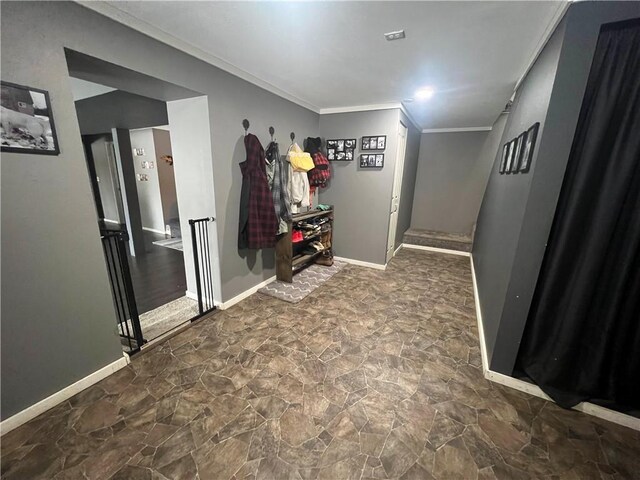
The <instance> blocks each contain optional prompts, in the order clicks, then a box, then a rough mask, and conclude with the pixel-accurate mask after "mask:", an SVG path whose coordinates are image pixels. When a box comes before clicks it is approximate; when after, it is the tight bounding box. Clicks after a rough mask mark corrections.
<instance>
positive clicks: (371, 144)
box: [362, 135, 387, 150]
mask: <svg viewBox="0 0 640 480" xmlns="http://www.w3.org/2000/svg"><path fill="white" fill-rule="evenodd" d="M385 148H387V136H386V135H376V136H375V137H362V150H384V149H385Z"/></svg>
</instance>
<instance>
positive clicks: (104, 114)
mask: <svg viewBox="0 0 640 480" xmlns="http://www.w3.org/2000/svg"><path fill="white" fill-rule="evenodd" d="M67 63H68V66H69V74H70V81H71V84H72V91H73V92H74V96H75V97H76V98H75V100H76V112H77V115H78V122H79V125H80V130H81V134H82V137H83V145H84V147H85V157H86V161H87V168H88V173H89V179H90V184H91V187H92V191H93V197H94V201H95V206H96V214H97V220H98V225H99V230H100V235H101V238H102V243H103V249H104V255H105V263H106V266H107V273H108V275H109V280H110V283H111V290H112V292H111V293H112V297H113V300H114V306H115V310H116V315H117V325H118V330H119V335H120V337H121V340H122V344H123V348H124V350H125V351H127V352H129V353H135V352H137V351H138V350H140V349H141V348H143V346H144V345H145V344H147V343H148V342H150V341H152V340H154V339H158V338H160V337H162V336H163V335H165V334H167V333H168V332H170V331H171V330H173V329H175V328H177V327H179V326H181V325H183V324H185V323H187V322H189V321H191V320H193V319H196V318H199V317H200V316H202V315H204V314H206V313H209V312H211V311H212V310H214V305H215V302H214V297H215V296H216V295H215V288H214V284H215V283H216V281H215V280H216V277H219V272H218V266H217V263H218V262H217V248H216V245H215V243H216V242H215V225H214V223H213V222H214V218H213V213H214V209H213V208H212V207H213V204H212V201H213V195H211V197H210V199H205V198H201V197H200V196H199V195H197V193H200V194H202V193H203V192H208V191H212V190H213V188H212V187H213V178H212V177H209V175H208V173H209V172H207V170H206V164H207V162H206V161H204V160H205V159H202V158H198V160H199V161H195V159H194V158H193V157H194V155H193V149H196V150H197V151H198V153H199V154H200V155H201V153H202V152H203V151H206V148H205V147H207V143H209V145H208V148H209V149H210V140H209V125H208V118H207V119H206V121H205V122H204V123H203V122H202V121H200V122H196V123H198V124H203V126H202V129H203V130H204V131H205V132H206V134H205V135H201V136H196V138H193V137H192V135H193V134H194V133H195V134H198V133H202V132H199V131H198V130H199V128H198V127H197V126H196V127H195V128H192V125H191V123H192V121H193V120H194V119H195V118H196V117H198V116H205V115H206V116H208V114H207V101H206V97H203V96H201V95H199V94H197V93H196V92H191V91H188V90H186V89H182V88H180V87H177V86H175V85H173V86H170V87H169V86H167V85H166V84H165V82H161V81H160V80H157V79H153V78H151V77H147V76H143V75H141V74H139V73H137V72H132V71H131V70H128V69H124V68H122V67H119V66H116V65H113V64H109V63H107V62H103V61H101V60H99V59H96V58H93V57H87V56H86V55H83V54H80V53H78V52H71V51H67ZM159 84H160V86H161V88H158V86H159ZM141 89H142V90H144V92H145V93H146V92H147V91H149V92H154V94H153V95H154V96H153V97H150V96H147V95H146V94H143V95H140V90H141ZM159 92H160V94H159ZM167 92H168V93H167ZM170 112H172V113H170ZM200 143H202V144H204V146H205V147H203V145H200ZM209 160H210V159H209ZM209 163H210V161H209ZM207 178H208V179H209V181H210V185H204V184H203V186H205V188H202V189H199V190H194V189H193V186H194V179H207ZM204 183H206V182H204ZM207 207H209V208H207ZM212 253H213V254H212Z"/></svg>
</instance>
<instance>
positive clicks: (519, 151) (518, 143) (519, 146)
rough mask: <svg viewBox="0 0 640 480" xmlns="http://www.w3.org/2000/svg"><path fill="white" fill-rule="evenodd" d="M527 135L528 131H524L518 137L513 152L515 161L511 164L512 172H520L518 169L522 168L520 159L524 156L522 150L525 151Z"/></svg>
mask: <svg viewBox="0 0 640 480" xmlns="http://www.w3.org/2000/svg"><path fill="white" fill-rule="evenodd" d="M526 136H527V132H522V133H521V134H520V135H518V138H516V140H515V142H516V147H515V149H516V151H515V153H514V154H513V163H512V164H511V173H518V169H519V168H520V159H521V158H522V152H524V142H525V137H526Z"/></svg>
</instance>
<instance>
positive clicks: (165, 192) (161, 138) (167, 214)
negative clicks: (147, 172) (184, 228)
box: [153, 128, 178, 225]
mask: <svg viewBox="0 0 640 480" xmlns="http://www.w3.org/2000/svg"><path fill="white" fill-rule="evenodd" d="M153 144H154V145H155V147H156V168H157V169H158V180H159V182H160V198H161V200H162V214H163V215H164V223H165V225H167V224H168V223H169V220H171V219H172V218H178V194H177V192H176V176H175V167H174V166H173V165H169V163H167V162H166V161H164V160H163V159H162V156H163V155H172V152H171V134H170V133H169V132H168V131H167V130H161V129H158V128H154V129H153Z"/></svg>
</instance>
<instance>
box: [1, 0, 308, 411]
mask: <svg viewBox="0 0 640 480" xmlns="http://www.w3.org/2000/svg"><path fill="white" fill-rule="evenodd" d="M1 8H2V15H1V17H2V18H1V22H2V23H1V27H2V28H1V34H2V42H1V44H2V45H1V48H2V51H1V53H2V79H3V80H5V81H8V82H13V83H18V84H23V85H29V86H32V87H36V88H42V89H45V90H48V91H49V94H50V97H51V104H52V110H53V115H54V118H55V121H56V128H57V131H58V140H59V143H60V149H61V154H60V155H59V156H55V157H43V156H36V155H24V154H23V155H20V154H5V153H3V154H2V166H1V168H2V204H3V212H2V213H3V215H2V247H3V248H2V277H3V279H11V281H3V282H2V300H3V301H2V410H1V412H0V415H1V416H2V418H6V417H8V416H10V415H12V414H14V413H16V412H18V411H19V410H21V409H23V408H26V407H28V406H29V405H31V404H33V403H35V402H36V401H38V400H41V399H43V398H44V397H46V396H48V395H50V394H52V393H54V392H55V391H58V390H60V389H61V388H63V387H65V386H67V385H69V384H71V383H73V382H75V381H77V380H78V379H80V378H82V377H84V376H86V375H88V374H89V373H91V372H94V371H96V370H97V369H99V368H100V367H103V366H105V365H106V364H108V363H110V362H113V361H114V360H117V359H118V358H120V357H121V355H122V354H121V352H120V345H119V341H118V337H117V336H116V333H115V312H114V308H113V304H112V301H111V296H110V291H109V285H108V282H107V273H106V267H105V263H104V259H103V256H102V249H101V246H100V238H99V234H98V227H97V224H96V213H95V208H94V206H93V199H92V195H91V191H90V185H89V181H88V173H87V168H86V165H85V161H84V154H83V150H82V143H81V140H80V128H79V124H78V118H77V114H76V111H75V108H74V102H73V97H72V93H71V86H70V82H69V79H68V70H67V65H66V62H65V51H64V48H65V47H66V48H69V49H71V50H75V51H79V52H83V53H85V54H88V55H93V56H95V57H99V58H102V59H104V60H106V61H109V62H112V63H115V64H118V65H122V66H125V67H127V68H130V69H132V70H136V71H138V72H141V73H143V74H146V75H149V76H152V77H156V78H159V79H161V80H164V81H166V82H170V83H172V84H174V85H178V86H181V87H186V88H188V89H190V90H192V91H196V92H202V94H205V95H207V103H208V106H209V108H208V120H209V123H210V128H211V130H210V141H211V152H212V158H213V164H212V170H213V174H214V178H215V185H216V188H215V206H216V212H217V217H216V220H217V226H218V230H217V232H218V236H219V238H218V239H217V240H218V241H219V244H220V245H221V252H222V257H223V258H224V264H223V265H222V275H223V281H224V287H223V288H222V291H221V294H222V298H223V299H230V298H232V297H233V296H235V295H237V294H239V293H241V292H243V291H245V290H246V289H248V288H250V287H252V286H253V285H255V284H257V283H258V282H260V281H262V280H264V279H266V278H270V277H271V276H272V275H273V274H274V273H275V272H274V269H273V252H272V251H265V252H257V253H256V252H252V253H249V254H246V255H244V256H243V255H241V254H239V253H238V251H237V248H236V238H237V230H238V201H239V198H240V185H241V175H240V169H239V167H238V163H239V162H240V161H242V160H243V157H244V151H243V150H244V148H243V145H242V135H243V130H242V125H241V122H242V119H243V118H248V119H249V120H250V121H251V131H252V132H255V133H256V134H258V136H259V137H260V138H261V140H262V141H263V142H264V141H266V140H267V139H268V138H269V136H268V127H269V126H270V125H273V126H274V127H275V128H276V132H277V133H276V135H277V136H278V138H279V139H280V140H281V141H283V143H285V142H286V139H287V138H288V137H287V135H288V132H290V131H292V130H293V131H295V132H296V135H297V136H298V138H304V137H306V136H317V135H318V131H319V129H318V123H319V115H318V114H316V113H314V112H311V111H309V110H307V109H305V108H303V107H300V106H298V105H295V104H293V103H291V102H289V101H287V100H284V99H282V98H280V97H278V96H276V95H273V94H271V93H269V92H267V91H265V90H263V89H261V88H259V87H257V86H255V85H252V84H250V83H248V82H245V81H243V80H241V79H238V78H237V77H234V76H233V75H230V74H228V73H226V72H223V71H222V70H219V69H217V68H215V67H213V66H211V65H209V64H207V63H205V62H202V61H200V60H197V59H195V58H193V57H190V56H188V55H187V54H185V53H183V52H180V51H178V50H176V49H174V48H172V47H170V46H168V45H165V44H162V43H160V42H158V41H155V40H153V39H151V38H149V37H147V36H145V35H143V34H141V33H138V32H135V31H133V30H131V29H129V28H127V27H125V26H123V25H121V24H119V23H117V22H114V21H112V20H109V19H107V18H105V17H103V16H101V15H98V14H97V13H95V12H91V11H89V10H87V9H85V8H84V7H82V6H80V5H78V4H75V3H69V2H64V3H63V2H11V3H8V2H2V5H1ZM33 25H38V34H37V35H27V36H25V34H24V32H25V31H31V30H33ZM211 190H212V189H210V190H209V192H210V193H209V195H214V193H212V192H211ZM27 199H28V201H26V200H27ZM70 232H73V234H70ZM265 263H266V267H267V268H265Z"/></svg>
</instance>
